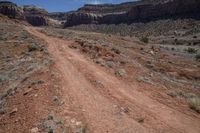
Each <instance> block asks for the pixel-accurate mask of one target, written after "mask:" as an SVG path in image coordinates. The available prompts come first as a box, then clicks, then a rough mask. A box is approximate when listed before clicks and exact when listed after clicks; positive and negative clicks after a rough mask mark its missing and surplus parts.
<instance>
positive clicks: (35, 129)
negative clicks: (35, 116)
mask: <svg viewBox="0 0 200 133" xmlns="http://www.w3.org/2000/svg"><path fill="white" fill-rule="evenodd" d="M38 132H39V129H38V128H37V127H35V128H32V129H31V133H38Z"/></svg>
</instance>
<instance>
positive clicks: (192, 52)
mask: <svg viewBox="0 0 200 133" xmlns="http://www.w3.org/2000/svg"><path fill="white" fill-rule="evenodd" d="M185 51H187V52H188V53H190V54H194V53H197V51H198V50H196V49H195V48H187V49H185Z"/></svg>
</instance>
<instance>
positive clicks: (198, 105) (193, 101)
mask: <svg viewBox="0 0 200 133" xmlns="http://www.w3.org/2000/svg"><path fill="white" fill-rule="evenodd" d="M188 103H189V106H190V108H191V109H193V110H195V111H197V112H198V113H200V98H199V97H193V98H190V99H189V100H188Z"/></svg>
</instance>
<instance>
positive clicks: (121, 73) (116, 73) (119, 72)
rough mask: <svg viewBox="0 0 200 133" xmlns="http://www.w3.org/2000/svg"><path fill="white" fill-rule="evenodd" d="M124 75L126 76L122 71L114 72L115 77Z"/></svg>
mask: <svg viewBox="0 0 200 133" xmlns="http://www.w3.org/2000/svg"><path fill="white" fill-rule="evenodd" d="M125 74H126V71H125V70H124V69H119V70H117V71H115V75H116V76H120V77H123V76H124V75H125Z"/></svg>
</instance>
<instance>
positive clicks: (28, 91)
mask: <svg viewBox="0 0 200 133" xmlns="http://www.w3.org/2000/svg"><path fill="white" fill-rule="evenodd" d="M32 90H33V89H32V88H30V89H28V90H26V91H25V92H24V94H23V95H27V94H28V93H30V92H31V91H32Z"/></svg>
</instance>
